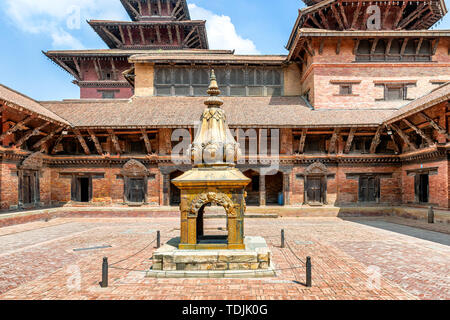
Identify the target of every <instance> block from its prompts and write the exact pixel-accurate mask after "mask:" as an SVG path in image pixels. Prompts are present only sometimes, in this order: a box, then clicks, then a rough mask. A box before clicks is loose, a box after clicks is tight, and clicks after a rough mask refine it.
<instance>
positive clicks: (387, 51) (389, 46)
mask: <svg viewBox="0 0 450 320" xmlns="http://www.w3.org/2000/svg"><path fill="white" fill-rule="evenodd" d="M392 40H393V39H392V38H390V39H389V40H388V43H387V45H386V51H385V52H384V54H386V55H388V54H389V52H391V47H392Z"/></svg>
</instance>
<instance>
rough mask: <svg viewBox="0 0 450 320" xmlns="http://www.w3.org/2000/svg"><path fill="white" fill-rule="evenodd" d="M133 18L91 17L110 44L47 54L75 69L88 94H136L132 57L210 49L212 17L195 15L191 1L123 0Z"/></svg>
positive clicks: (83, 95)
mask: <svg viewBox="0 0 450 320" xmlns="http://www.w3.org/2000/svg"><path fill="white" fill-rule="evenodd" d="M121 3H122V5H123V6H124V8H125V10H126V11H127V13H128V14H129V16H130V18H131V21H109V20H90V21H88V23H89V25H90V26H91V27H92V28H93V29H94V31H95V32H96V33H97V34H98V35H99V36H100V37H101V38H102V40H103V41H104V42H105V43H106V45H107V46H108V48H109V49H106V50H105V49H101V50H64V51H48V52H44V54H45V55H46V56H47V57H48V58H50V59H51V60H52V61H53V62H55V63H56V64H57V65H59V66H60V67H61V68H63V69H64V70H65V71H67V72H68V73H70V74H71V75H72V76H73V77H74V78H75V80H74V81H73V83H74V84H76V85H78V86H79V87H80V97H81V98H82V99H99V98H104V99H105V98H106V99H108V98H109V99H111V98H130V97H131V96H132V95H133V89H132V85H131V84H130V83H129V81H132V79H126V77H125V76H124V75H123V72H124V71H126V70H128V69H130V68H131V67H132V65H131V64H130V63H129V62H128V58H129V57H130V56H131V55H133V54H138V53H142V52H143V51H144V50H202V49H208V48H209V46H208V38H207V34H206V27H205V24H206V21H203V20H200V21H195V20H191V18H190V15H189V9H188V6H187V3H186V0H121Z"/></svg>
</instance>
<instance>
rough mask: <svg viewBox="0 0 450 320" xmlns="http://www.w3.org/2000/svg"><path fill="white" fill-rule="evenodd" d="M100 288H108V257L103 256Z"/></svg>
mask: <svg viewBox="0 0 450 320" xmlns="http://www.w3.org/2000/svg"><path fill="white" fill-rule="evenodd" d="M100 286H101V287H102V288H108V258H103V265H102V282H101V283H100Z"/></svg>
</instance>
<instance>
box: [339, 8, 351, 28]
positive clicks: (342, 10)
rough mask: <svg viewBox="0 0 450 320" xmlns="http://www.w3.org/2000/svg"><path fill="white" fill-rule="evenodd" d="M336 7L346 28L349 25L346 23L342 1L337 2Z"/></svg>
mask: <svg viewBox="0 0 450 320" xmlns="http://www.w3.org/2000/svg"><path fill="white" fill-rule="evenodd" d="M338 7H339V10H340V11H341V14H342V21H343V22H344V25H345V29H348V28H349V25H348V20H347V15H346V14H345V9H344V6H343V5H342V3H339V5H338Z"/></svg>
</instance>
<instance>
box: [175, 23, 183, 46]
mask: <svg viewBox="0 0 450 320" xmlns="http://www.w3.org/2000/svg"><path fill="white" fill-rule="evenodd" d="M175 30H176V32H177V41H178V45H180V46H181V45H182V43H181V34H180V27H179V26H178V25H176V26H175Z"/></svg>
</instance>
